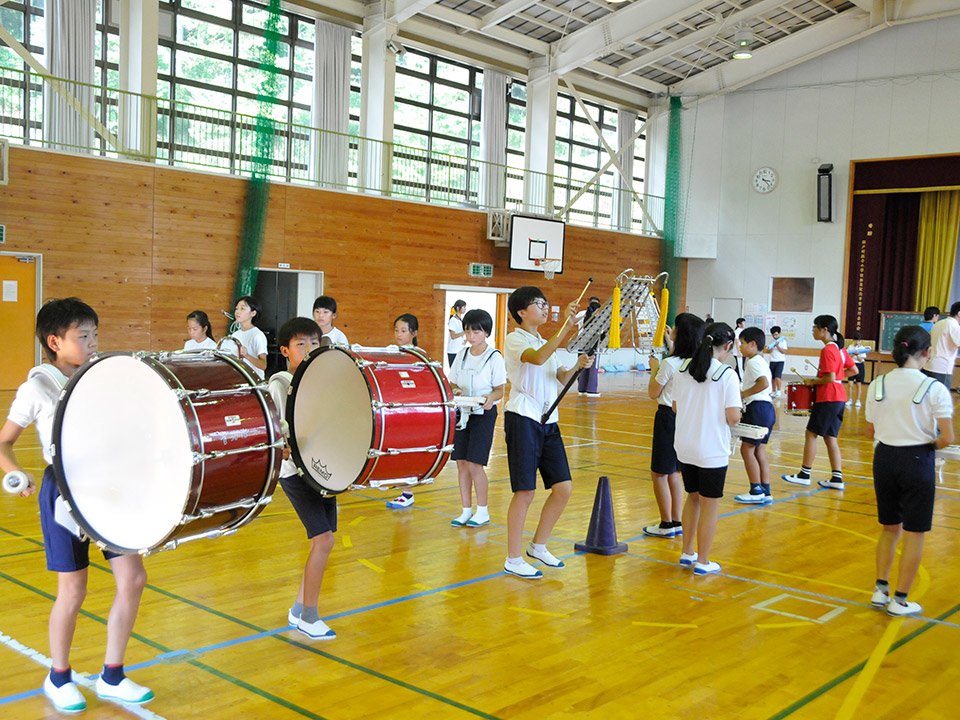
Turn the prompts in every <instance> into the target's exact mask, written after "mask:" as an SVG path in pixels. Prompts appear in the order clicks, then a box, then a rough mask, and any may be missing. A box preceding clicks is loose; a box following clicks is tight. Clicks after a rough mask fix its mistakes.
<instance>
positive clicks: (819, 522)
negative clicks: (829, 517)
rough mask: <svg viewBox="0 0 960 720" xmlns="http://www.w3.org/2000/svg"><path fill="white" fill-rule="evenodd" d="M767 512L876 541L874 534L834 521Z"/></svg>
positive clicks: (779, 512)
mask: <svg viewBox="0 0 960 720" xmlns="http://www.w3.org/2000/svg"><path fill="white" fill-rule="evenodd" d="M767 514H768V515H778V516H780V517H788V518H793V519H794V520H803V521H804V522H808V523H813V524H814V525H823V526H824V527H828V528H833V529H834V530H841V531H843V532H845V533H850V534H851V535H856V536H857V537H861V538H863V539H864V540H869V541H870V542H871V543H874V544H876V542H877V538H876V536H874V537H871V536H870V535H866V534H864V533H862V532H857V531H856V530H851V529H850V528H848V527H844V526H843V525H837V524H836V523H831V522H824V521H823V520H811V519H810V518H805V517H802V516H801V515H791V514H790V513H785V512H781V511H779V510H771V511H770V512H769V513H767Z"/></svg>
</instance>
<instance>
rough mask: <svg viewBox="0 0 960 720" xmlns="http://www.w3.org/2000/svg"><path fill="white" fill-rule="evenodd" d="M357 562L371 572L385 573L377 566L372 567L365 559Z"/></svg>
mask: <svg viewBox="0 0 960 720" xmlns="http://www.w3.org/2000/svg"><path fill="white" fill-rule="evenodd" d="M357 562H358V563H360V564H361V565H364V566H366V567H368V568H370V569H371V570H373V571H374V572H378V573H385V572H386V570H384V569H383V568H382V567H380V566H379V565H374V564H373V563H372V562H370V561H369V560H367V559H366V558H360V559H359V560H357Z"/></svg>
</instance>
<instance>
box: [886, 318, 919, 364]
mask: <svg viewBox="0 0 960 720" xmlns="http://www.w3.org/2000/svg"><path fill="white" fill-rule="evenodd" d="M922 322H923V313H915V312H896V311H893V310H882V311H881V312H880V342H879V343H878V348H879V351H880V352H886V353H888V352H891V351H892V350H893V339H894V338H895V337H896V336H897V332H898V331H899V330H900V328H902V327H906V326H907V325H919V324H920V323H922Z"/></svg>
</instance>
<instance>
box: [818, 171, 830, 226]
mask: <svg viewBox="0 0 960 720" xmlns="http://www.w3.org/2000/svg"><path fill="white" fill-rule="evenodd" d="M817 222H833V165H832V164H831V163H824V164H823V165H821V166H820V167H819V168H817Z"/></svg>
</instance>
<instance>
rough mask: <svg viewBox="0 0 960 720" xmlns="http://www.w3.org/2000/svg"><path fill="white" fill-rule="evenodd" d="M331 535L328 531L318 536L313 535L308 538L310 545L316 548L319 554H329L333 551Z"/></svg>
mask: <svg viewBox="0 0 960 720" xmlns="http://www.w3.org/2000/svg"><path fill="white" fill-rule="evenodd" d="M333 543H334V538H333V533H332V532H330V531H329V530H328V531H327V532H324V533H320V534H319V535H314V536H313V537H312V538H310V545H311V546H313V547H314V548H316V549H317V550H318V551H319V552H322V553H324V554H326V555H329V554H330V551H331V550H333Z"/></svg>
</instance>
